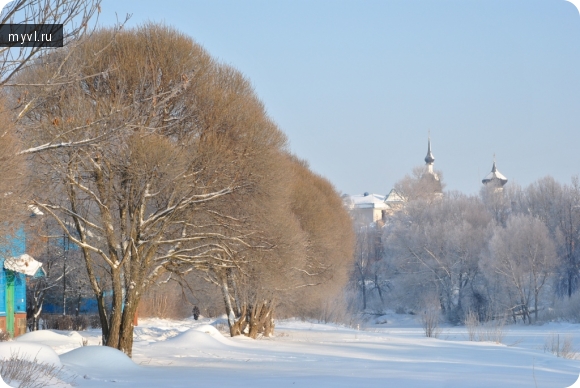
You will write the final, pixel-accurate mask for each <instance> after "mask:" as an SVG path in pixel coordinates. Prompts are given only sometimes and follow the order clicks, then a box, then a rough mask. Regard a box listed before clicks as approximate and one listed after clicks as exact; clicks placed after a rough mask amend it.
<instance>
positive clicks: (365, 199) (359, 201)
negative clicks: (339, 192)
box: [345, 193, 388, 209]
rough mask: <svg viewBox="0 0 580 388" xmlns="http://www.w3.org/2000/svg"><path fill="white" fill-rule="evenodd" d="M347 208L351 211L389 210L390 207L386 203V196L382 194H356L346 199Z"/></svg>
mask: <svg viewBox="0 0 580 388" xmlns="http://www.w3.org/2000/svg"><path fill="white" fill-rule="evenodd" d="M345 202H346V203H347V206H348V207H349V208H351V209H353V208H357V209H387V208H388V205H387V204H386V203H385V196H384V195H380V194H371V193H364V194H355V195H349V196H348V197H345Z"/></svg>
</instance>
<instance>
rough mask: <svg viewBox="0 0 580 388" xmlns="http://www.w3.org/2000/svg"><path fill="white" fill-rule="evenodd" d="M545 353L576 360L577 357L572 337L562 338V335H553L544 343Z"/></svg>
mask: <svg viewBox="0 0 580 388" xmlns="http://www.w3.org/2000/svg"><path fill="white" fill-rule="evenodd" d="M544 352H550V353H552V354H554V355H555V356H556V357H562V358H567V359H571V360H575V359H576V358H578V357H577V354H576V351H575V349H574V340H573V338H572V336H571V335H566V336H563V337H562V338H560V334H551V335H550V336H549V337H547V338H546V341H545V342H544Z"/></svg>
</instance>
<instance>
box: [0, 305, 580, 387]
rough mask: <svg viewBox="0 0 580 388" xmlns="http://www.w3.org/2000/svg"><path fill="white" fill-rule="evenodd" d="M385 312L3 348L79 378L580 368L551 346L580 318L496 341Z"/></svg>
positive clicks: (446, 375)
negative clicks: (336, 320)
mask: <svg viewBox="0 0 580 388" xmlns="http://www.w3.org/2000/svg"><path fill="white" fill-rule="evenodd" d="M385 319H386V321H387V323H381V324H379V323H372V324H367V325H365V326H364V327H361V328H360V330H357V329H351V328H347V327H341V326H338V325H330V324H317V323H311V322H302V321H299V320H284V321H279V322H277V326H276V335H275V336H274V337H273V338H262V339H259V340H251V339H247V338H241V337H239V338H229V337H226V336H224V335H222V334H221V333H220V332H219V331H218V330H217V329H216V328H215V326H211V325H210V324H211V323H214V320H209V319H202V320H199V321H194V320H193V319H186V320H183V321H171V320H158V319H147V320H141V321H140V322H139V326H138V327H136V328H135V345H134V350H133V360H130V359H129V358H127V357H126V356H125V355H123V354H122V353H120V352H118V351H116V350H114V349H110V348H106V347H102V346H90V345H98V344H99V335H100V332H99V331H86V332H80V333H75V332H73V333H69V332H54V331H41V332H35V333H28V334H26V335H24V336H22V337H20V338H18V340H17V341H15V342H11V343H2V344H0V357H1V356H2V354H3V353H2V347H6V346H15V345H17V344H27V346H28V345H31V344H40V345H47V346H49V347H51V348H52V349H53V350H54V351H55V352H56V354H59V355H60V361H61V362H62V364H63V365H64V369H65V372H66V373H67V374H76V375H77V377H76V379H75V380H74V385H75V386H77V387H105V386H114V387H167V388H169V387H192V386H200V387H204V386H210V385H211V386H222V387H248V386H251V387H255V388H259V387H268V388H271V387H275V388H282V387H320V386H323V387H325V386H329V387H330V386H332V387H378V386H385V384H386V386H390V387H422V388H423V387H453V388H454V387H556V388H557V387H562V388H563V387H568V386H570V385H572V384H573V383H574V382H575V381H576V379H577V378H578V375H579V373H580V360H571V359H565V358H559V357H556V356H555V355H553V354H551V353H549V352H546V351H545V350H544V347H545V343H546V340H547V339H548V340H551V338H558V335H559V336H560V338H561V341H564V340H565V338H567V337H569V336H572V337H573V338H574V339H575V343H576V346H577V347H578V349H580V325H575V324H567V323H550V324H545V325H542V326H521V325H517V326H506V328H505V332H506V335H505V338H504V340H503V344H495V343H489V342H471V341H468V335H467V330H466V329H465V328H464V327H450V326H447V327H443V329H442V332H441V334H440V336H439V338H438V339H432V338H425V337H424V335H423V332H422V329H421V327H420V325H419V324H418V323H417V322H416V320H415V318H414V317H413V316H408V315H397V314H389V315H388V316H386V317H383V318H382V319H380V320H378V321H379V322H380V321H384V320H385ZM83 339H84V342H85V344H88V345H89V346H82V345H83ZM8 344H10V345H8ZM43 349H45V348H43ZM47 357H48V356H47ZM48 359H50V357H48ZM62 386H63V387H67V386H69V385H68V384H62Z"/></svg>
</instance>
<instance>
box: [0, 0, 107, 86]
mask: <svg viewBox="0 0 580 388" xmlns="http://www.w3.org/2000/svg"><path fill="white" fill-rule="evenodd" d="M100 3H101V1H100V0H15V1H11V2H9V3H8V4H7V5H6V6H5V7H4V8H3V9H2V13H1V14H0V24H1V25H5V24H63V26H64V31H63V32H64V34H63V38H64V43H65V44H69V43H71V42H72V41H74V40H78V39H79V38H80V37H81V36H82V35H83V34H85V33H86V32H87V31H90V27H89V22H90V20H91V18H92V17H93V16H94V15H95V13H97V12H100V9H101V8H100V7H101V6H100ZM55 50H57V48H48V47H42V46H38V47H21V48H14V47H12V48H10V47H4V48H0V85H1V86H11V85H14V81H13V77H14V76H15V75H16V74H18V73H19V72H20V71H22V70H24V69H26V68H27V67H28V66H30V65H31V63H32V61H34V60H36V58H38V57H39V56H41V55H44V54H48V53H50V52H53V51H55ZM54 75H55V76H56V75H57V74H54Z"/></svg>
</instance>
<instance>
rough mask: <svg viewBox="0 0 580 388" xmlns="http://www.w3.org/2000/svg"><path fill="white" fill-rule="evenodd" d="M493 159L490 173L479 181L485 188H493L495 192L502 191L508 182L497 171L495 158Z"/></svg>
mask: <svg viewBox="0 0 580 388" xmlns="http://www.w3.org/2000/svg"><path fill="white" fill-rule="evenodd" d="M493 159H494V160H493V166H492V168H491V172H490V173H489V174H487V175H486V177H485V178H483V179H482V180H481V183H483V184H484V185H485V186H488V187H492V188H495V189H496V190H503V187H504V186H505V184H506V183H507V181H508V180H507V178H506V177H505V176H503V174H502V173H501V172H499V171H498V170H497V167H496V165H495V156H494V158H493Z"/></svg>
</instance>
